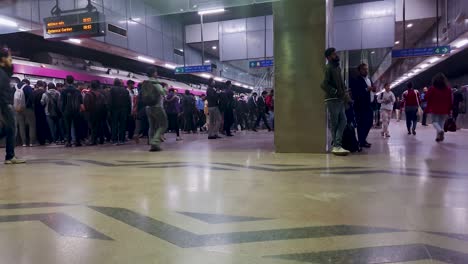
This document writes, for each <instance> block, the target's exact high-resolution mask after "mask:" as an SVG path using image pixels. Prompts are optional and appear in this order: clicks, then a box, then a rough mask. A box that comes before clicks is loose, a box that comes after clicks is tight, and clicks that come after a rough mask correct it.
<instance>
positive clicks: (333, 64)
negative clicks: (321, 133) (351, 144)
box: [321, 48, 372, 156]
mask: <svg viewBox="0 0 468 264" xmlns="http://www.w3.org/2000/svg"><path fill="white" fill-rule="evenodd" d="M325 58H327V60H328V64H327V67H326V70H325V79H324V80H323V83H322V86H321V87H322V89H323V91H324V92H325V102H326V104H327V109H328V112H329V119H330V124H331V135H332V142H333V148H332V154H334V155H337V156H346V155H348V154H349V151H348V150H346V149H344V148H343V147H342V146H343V132H344V130H345V128H346V124H347V119H346V112H345V111H346V104H348V101H349V95H348V93H347V91H346V87H345V83H344V80H343V77H342V75H341V68H340V57H339V56H338V55H337V54H336V49H335V48H329V49H327V50H326V51H325ZM371 116H372V115H371ZM371 121H372V119H371Z"/></svg>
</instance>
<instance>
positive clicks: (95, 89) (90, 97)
mask: <svg viewBox="0 0 468 264" xmlns="http://www.w3.org/2000/svg"><path fill="white" fill-rule="evenodd" d="M100 89H101V83H100V82H99V81H97V80H95V81H92V82H91V91H90V92H88V93H87V94H86V96H85V98H84V104H85V108H86V111H87V112H88V113H89V124H90V128H91V142H90V144H89V145H90V146H96V145H97V144H98V143H99V144H101V145H102V144H104V129H105V126H106V125H107V123H106V119H107V108H106V99H105V97H104V95H103V93H102V92H101V91H100ZM98 140H99V141H98Z"/></svg>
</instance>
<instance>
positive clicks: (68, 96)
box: [60, 75, 84, 148]
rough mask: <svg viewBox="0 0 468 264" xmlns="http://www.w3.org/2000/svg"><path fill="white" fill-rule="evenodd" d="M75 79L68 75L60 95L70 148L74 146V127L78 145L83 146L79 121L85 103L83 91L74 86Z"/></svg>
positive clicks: (67, 145)
mask: <svg viewBox="0 0 468 264" xmlns="http://www.w3.org/2000/svg"><path fill="white" fill-rule="evenodd" d="M74 82H75V79H74V78H73V76H71V75H68V76H67V77H66V86H67V87H66V88H65V89H64V90H63V91H62V94H61V95H60V97H61V100H62V107H61V109H62V113H63V118H64V121H65V129H66V130H65V131H66V137H67V139H66V140H67V143H66V145H65V147H67V148H69V147H71V146H72V129H75V135H76V139H75V140H76V142H75V146H76V147H81V146H82V145H81V137H82V135H81V134H80V133H79V131H80V130H79V122H80V113H81V111H83V109H84V105H83V96H81V92H80V91H79V90H78V89H76V87H75V86H74Z"/></svg>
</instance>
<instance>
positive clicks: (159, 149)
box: [149, 146, 161, 152]
mask: <svg viewBox="0 0 468 264" xmlns="http://www.w3.org/2000/svg"><path fill="white" fill-rule="evenodd" d="M149 151H150V152H158V151H161V147H160V146H151V148H150V150H149Z"/></svg>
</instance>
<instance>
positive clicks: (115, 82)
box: [114, 78, 123, 86]
mask: <svg viewBox="0 0 468 264" xmlns="http://www.w3.org/2000/svg"><path fill="white" fill-rule="evenodd" d="M122 84H123V83H122V80H120V79H119V78H115V79H114V86H122Z"/></svg>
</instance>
